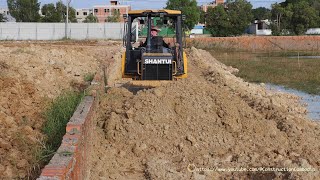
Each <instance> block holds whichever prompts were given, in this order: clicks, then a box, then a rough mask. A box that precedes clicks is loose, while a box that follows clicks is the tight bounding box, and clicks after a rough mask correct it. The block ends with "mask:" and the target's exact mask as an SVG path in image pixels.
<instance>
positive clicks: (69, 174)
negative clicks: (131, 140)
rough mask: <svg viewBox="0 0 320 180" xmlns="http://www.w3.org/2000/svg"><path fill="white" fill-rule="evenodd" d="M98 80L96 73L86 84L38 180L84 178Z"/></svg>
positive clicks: (79, 179) (99, 79) (96, 104)
mask: <svg viewBox="0 0 320 180" xmlns="http://www.w3.org/2000/svg"><path fill="white" fill-rule="evenodd" d="M101 80H102V78H101V76H100V75H98V74H97V75H96V76H95V78H94V80H93V82H92V83H91V84H92V85H91V86H90V87H89V90H90V92H89V93H90V94H91V96H86V97H84V99H83V100H82V101H81V103H80V104H79V106H78V107H77V109H76V111H75V112H74V114H73V116H72V117H71V118H70V120H69V122H68V124H67V127H66V134H65V135H64V136H63V140H62V144H61V146H60V147H59V149H58V150H57V152H56V153H55V155H54V156H53V158H52V159H51V160H50V162H49V164H48V165H46V166H45V167H44V169H43V170H42V173H41V175H40V177H39V178H38V180H51V179H52V180H53V179H55V180H67V179H72V180H82V179H86V176H87V174H86V172H87V171H86V165H87V161H88V158H89V157H88V156H87V154H88V153H87V152H88V150H89V146H90V142H91V139H92V138H93V137H92V135H91V134H92V133H91V132H92V131H93V128H94V118H95V114H96V110H95V109H96V107H97V106H98V97H99V96H98V95H97V92H103V86H101V85H100V84H101V83H100V82H101Z"/></svg>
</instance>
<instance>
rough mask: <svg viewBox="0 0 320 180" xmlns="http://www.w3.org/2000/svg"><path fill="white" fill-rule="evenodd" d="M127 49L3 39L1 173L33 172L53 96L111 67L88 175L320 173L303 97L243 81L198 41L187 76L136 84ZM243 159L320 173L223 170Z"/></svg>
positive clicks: (318, 144)
mask: <svg viewBox="0 0 320 180" xmlns="http://www.w3.org/2000/svg"><path fill="white" fill-rule="evenodd" d="M119 49H121V46H120V43H119V42H111V41H108V42H107V41H93V42H69V41H66V42H65V41H62V42H54V43H49V42H37V43H33V42H31V43H29V42H3V43H1V44H0V51H1V53H0V97H1V98H0V177H1V178H0V179H18V178H21V179H24V178H26V177H27V176H28V172H29V171H30V169H32V167H33V166H34V164H33V163H34V159H33V158H34V154H35V153H36V150H37V147H39V146H41V142H42V140H43V138H44V137H43V135H42V134H41V127H42V125H43V122H44V119H43V116H42V113H43V111H44V109H45V107H46V105H47V104H48V102H50V101H51V100H52V99H53V98H55V97H57V96H59V94H61V92H63V91H65V90H69V89H79V90H81V88H83V86H84V85H83V84H84V80H83V79H84V78H83V77H84V75H85V74H88V73H94V72H99V73H101V67H103V66H107V67H108V80H109V86H111V88H110V89H109V90H108V93H107V94H104V95H103V96H102V97H100V98H99V107H98V108H99V109H98V112H97V113H98V118H97V119H96V122H95V123H96V127H95V129H94V131H93V132H92V133H93V137H94V139H92V146H91V147H90V148H89V149H88V156H89V157H90V158H89V159H90V160H89V162H87V163H88V164H87V165H88V166H87V167H88V169H87V172H88V179H219V178H225V179H231V178H232V177H235V178H238V179H248V178H251V179H271V178H273V179H317V178H318V177H320V173H319V170H320V151H319V149H320V141H319V136H320V126H319V123H316V122H313V121H310V120H309V119H307V118H306V116H305V115H306V110H305V108H304V107H303V106H301V105H300V104H299V98H298V97H296V96H293V95H289V94H283V93H274V92H268V91H266V90H265V88H264V86H263V85H256V84H251V83H247V82H244V81H243V80H242V79H240V78H238V77H236V76H235V75H233V74H234V73H236V72H237V69H234V68H232V67H227V66H225V65H224V64H222V63H220V62H219V61H217V60H216V59H214V58H213V57H212V56H211V55H210V54H209V53H208V52H207V51H204V50H199V49H195V48H191V49H187V54H188V58H189V77H188V78H187V79H182V80H178V81H172V82H169V83H165V84H162V85H161V86H160V87H156V88H150V89H142V90H140V91H137V89H136V88H132V87H131V86H127V85H126V81H125V80H121V77H120V70H121V68H120V67H121V53H120V50H119ZM240 167H242V168H259V167H264V168H267V167H279V168H293V167H302V168H305V169H306V170H310V171H312V172H274V171H267V172H261V171H260V172H259V171H256V172H245V171H242V172H221V170H222V168H225V170H226V171H227V170H231V169H228V168H240ZM201 168H211V171H209V170H208V171H207V169H201ZM212 168H220V169H212ZM300 170H301V169H300ZM313 170H315V171H313ZM219 171H220V172H219Z"/></svg>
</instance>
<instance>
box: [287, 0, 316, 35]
mask: <svg viewBox="0 0 320 180" xmlns="http://www.w3.org/2000/svg"><path fill="white" fill-rule="evenodd" d="M319 22H320V18H319V12H317V11H316V9H315V8H313V7H311V6H310V5H309V4H308V2H306V1H300V2H298V3H296V4H294V5H293V15H292V19H291V29H292V30H293V32H294V33H295V34H297V35H301V34H304V33H305V32H306V31H307V30H308V29H309V28H316V27H318V26H319Z"/></svg>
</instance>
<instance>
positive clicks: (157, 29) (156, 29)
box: [151, 26, 161, 32]
mask: <svg viewBox="0 0 320 180" xmlns="http://www.w3.org/2000/svg"><path fill="white" fill-rule="evenodd" d="M152 30H154V31H157V32H159V31H161V30H160V29H159V28H157V27H156V26H151V31H152Z"/></svg>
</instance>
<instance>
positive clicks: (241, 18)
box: [227, 0, 253, 36]
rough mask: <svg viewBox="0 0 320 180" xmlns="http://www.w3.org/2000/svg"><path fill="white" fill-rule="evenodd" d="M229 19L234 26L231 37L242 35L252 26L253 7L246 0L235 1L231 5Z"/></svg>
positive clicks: (229, 6) (228, 5) (229, 5)
mask: <svg viewBox="0 0 320 180" xmlns="http://www.w3.org/2000/svg"><path fill="white" fill-rule="evenodd" d="M227 7H228V10H227V12H228V17H229V19H230V22H231V24H232V29H231V35H235V36H237V35H241V34H243V32H244V31H245V30H246V29H247V28H248V26H249V25H250V23H251V21H252V19H253V15H252V5H251V4H250V2H248V1H246V0H235V1H233V2H231V3H229V4H227Z"/></svg>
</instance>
